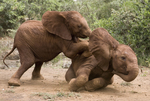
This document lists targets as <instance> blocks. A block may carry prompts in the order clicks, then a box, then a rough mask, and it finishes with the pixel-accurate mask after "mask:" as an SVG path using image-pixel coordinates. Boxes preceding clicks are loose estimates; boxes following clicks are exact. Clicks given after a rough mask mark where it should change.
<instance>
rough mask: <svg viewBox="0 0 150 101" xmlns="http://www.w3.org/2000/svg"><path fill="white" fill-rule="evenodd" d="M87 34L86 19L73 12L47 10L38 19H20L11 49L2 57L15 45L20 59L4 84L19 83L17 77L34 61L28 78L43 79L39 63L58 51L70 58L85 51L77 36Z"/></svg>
mask: <svg viewBox="0 0 150 101" xmlns="http://www.w3.org/2000/svg"><path fill="white" fill-rule="evenodd" d="M90 33H91V30H90V28H89V26H88V24H87V22H86V20H85V19H84V17H83V16H82V15H81V14H80V13H78V12H76V11H65V12H57V11H47V12H45V13H44V14H43V16H42V21H35V20H30V21H26V22H24V23H23V24H22V25H21V26H20V27H19V28H18V31H17V33H16V35H15V39H14V45H13V49H12V50H11V51H10V53H8V54H7V55H6V56H5V58H6V57H7V56H8V55H10V54H11V53H12V52H13V51H14V49H15V48H17V50H18V51H19V55H20V62H21V66H20V67H19V69H18V70H17V71H16V73H15V74H14V75H13V76H12V77H11V78H10V80H9V81H8V84H9V85H11V86H20V78H21V76H22V75H23V73H24V72H25V71H27V70H28V69H29V68H30V67H31V66H32V65H34V64H35V68H34V70H33V73H32V79H34V80H41V79H43V76H42V75H41V74H40V70H41V66H42V64H43V62H47V61H50V60H52V59H53V58H55V57H56V56H57V55H58V54H59V53H61V52H63V53H64V54H65V56H67V57H69V58H73V57H75V56H76V55H77V54H81V53H83V52H84V51H86V50H88V45H87V42H81V41H80V40H79V39H78V38H86V37H88V36H89V35H90ZM5 58H4V59H3V61H4V60H5Z"/></svg>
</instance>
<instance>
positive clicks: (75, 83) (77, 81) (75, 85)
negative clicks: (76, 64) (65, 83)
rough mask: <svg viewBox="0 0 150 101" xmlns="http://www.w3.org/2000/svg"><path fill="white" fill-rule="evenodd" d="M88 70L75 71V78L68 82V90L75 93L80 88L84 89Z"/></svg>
mask: <svg viewBox="0 0 150 101" xmlns="http://www.w3.org/2000/svg"><path fill="white" fill-rule="evenodd" d="M90 71H91V70H90V69H88V68H82V69H79V70H78V71H77V78H73V79H71V80H70V82H69V90H70V91H77V90H78V89H79V88H80V87H84V85H85V84H86V82H88V78H89V74H90Z"/></svg>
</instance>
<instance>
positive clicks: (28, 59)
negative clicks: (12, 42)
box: [8, 47, 35, 86]
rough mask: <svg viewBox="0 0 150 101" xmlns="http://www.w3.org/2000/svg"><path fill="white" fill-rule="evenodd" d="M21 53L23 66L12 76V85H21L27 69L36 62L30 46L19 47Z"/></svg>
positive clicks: (10, 83) (9, 82)
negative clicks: (21, 79)
mask: <svg viewBox="0 0 150 101" xmlns="http://www.w3.org/2000/svg"><path fill="white" fill-rule="evenodd" d="M18 51H19V55H20V61H21V66H20V67H19V69H18V70H17V71H16V73H15V74H14V75H13V76H12V77H11V78H10V80H9V81H8V84H9V85H10V86H20V78H21V76H22V75H23V73H24V72H25V71H27V70H28V69H29V68H30V67H31V66H32V65H33V64H34V62H35V58H34V55H33V53H32V51H31V50H30V49H28V48H25V47H22V48H20V49H18Z"/></svg>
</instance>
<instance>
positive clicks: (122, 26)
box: [94, 0, 150, 66]
mask: <svg viewBox="0 0 150 101" xmlns="http://www.w3.org/2000/svg"><path fill="white" fill-rule="evenodd" d="M149 5H150V2H148V1H147V2H145V3H143V2H139V1H136V0H127V1H126V2H124V3H123V4H122V5H121V8H120V9H119V10H112V15H111V17H110V18H108V19H101V20H99V21H97V22H95V23H94V25H95V26H98V27H104V28H106V29H107V30H108V31H109V33H110V34H111V35H112V36H113V37H114V38H115V39H117V40H118V41H119V42H120V43H122V44H127V45H129V46H131V47H132V49H133V50H134V51H135V52H136V54H137V56H138V60H139V64H140V65H145V66H149V65H150V56H149V55H150V34H149V33H150V24H149V23H150V6H149Z"/></svg>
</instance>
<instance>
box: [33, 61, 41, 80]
mask: <svg viewBox="0 0 150 101" xmlns="http://www.w3.org/2000/svg"><path fill="white" fill-rule="evenodd" d="M42 65H43V62H36V63H35V67H34V70H33V72H32V78H31V79H32V80H43V79H44V77H43V76H42V75H41V74H40V70H41V67H42Z"/></svg>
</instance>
